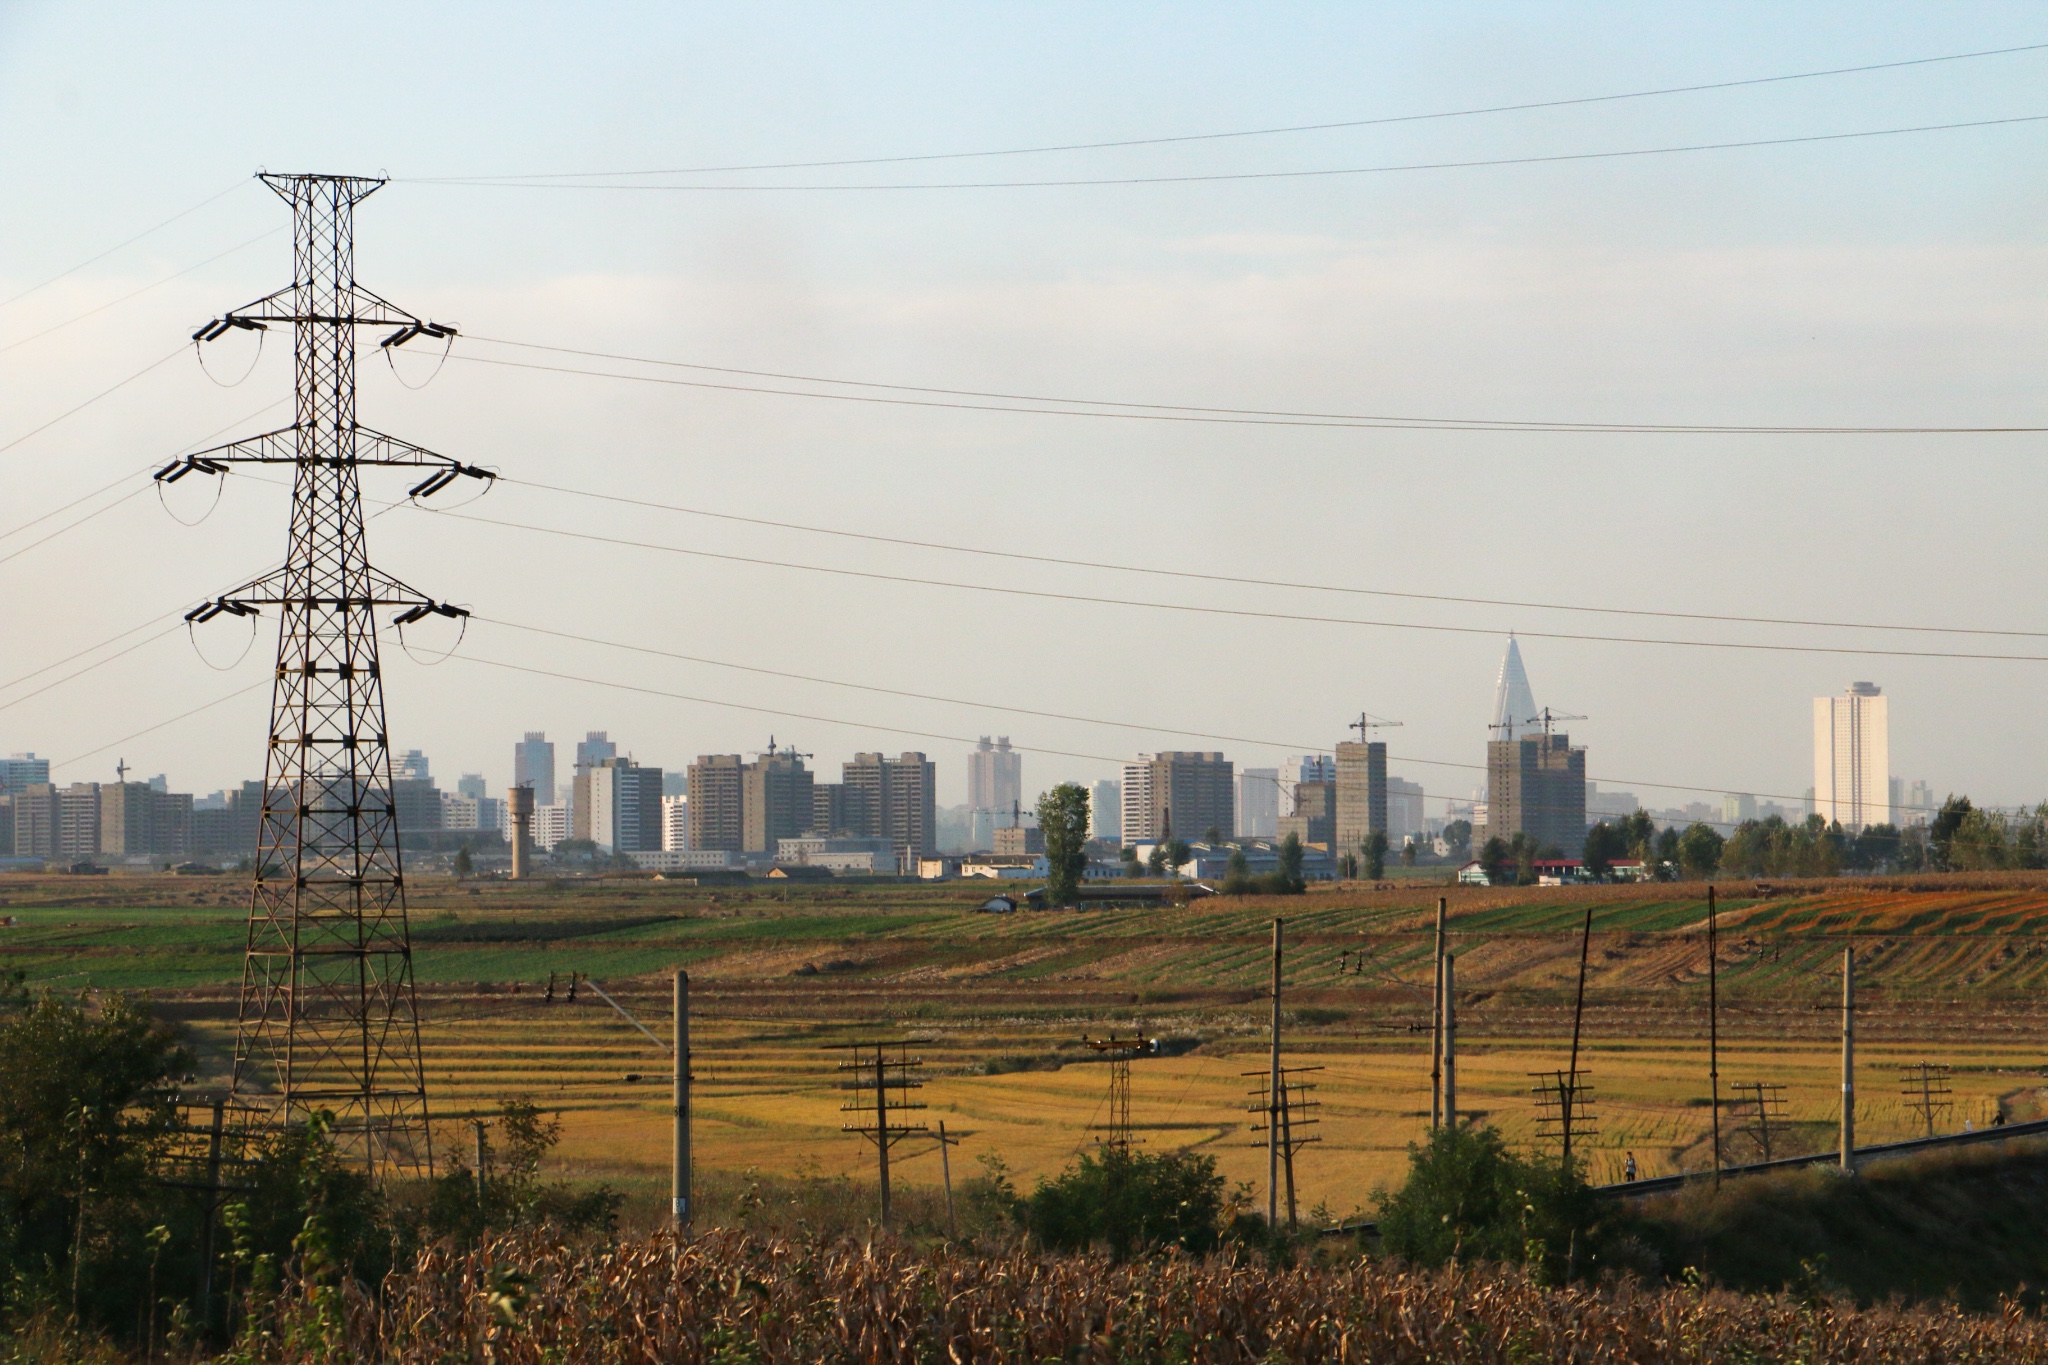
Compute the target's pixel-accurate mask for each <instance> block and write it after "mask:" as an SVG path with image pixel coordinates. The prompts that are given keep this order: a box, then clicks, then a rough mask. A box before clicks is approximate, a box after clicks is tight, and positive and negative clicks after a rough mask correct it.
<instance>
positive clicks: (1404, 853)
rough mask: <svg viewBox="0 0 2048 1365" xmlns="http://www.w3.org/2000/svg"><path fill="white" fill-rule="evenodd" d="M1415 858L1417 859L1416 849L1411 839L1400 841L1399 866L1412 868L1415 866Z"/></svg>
mask: <svg viewBox="0 0 2048 1365" xmlns="http://www.w3.org/2000/svg"><path fill="white" fill-rule="evenodd" d="M1416 857H1417V851H1416V847H1415V841H1414V840H1413V839H1404V840H1402V841H1401V866H1403V867H1413V866H1415V859H1416Z"/></svg>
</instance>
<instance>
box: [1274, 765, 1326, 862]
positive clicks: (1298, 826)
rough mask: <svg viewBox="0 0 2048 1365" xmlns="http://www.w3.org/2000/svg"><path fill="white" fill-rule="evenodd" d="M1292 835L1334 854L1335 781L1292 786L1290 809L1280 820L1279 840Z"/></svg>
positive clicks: (1298, 783) (1301, 783)
mask: <svg viewBox="0 0 2048 1365" xmlns="http://www.w3.org/2000/svg"><path fill="white" fill-rule="evenodd" d="M1290 834H1291V835H1293V836H1294V837H1295V838H1297V839H1299V840H1301V842H1303V843H1304V844H1314V845H1316V846H1317V847H1319V848H1324V849H1328V850H1330V851H1331V852H1333V853H1334V852H1335V851H1336V846H1337V784H1336V783H1335V782H1297V783H1295V784H1294V809H1293V810H1292V811H1291V812H1289V813H1288V814H1286V815H1283V816H1281V817H1280V837H1281V838H1282V839H1285V838H1286V837H1287V836H1288V835H1290Z"/></svg>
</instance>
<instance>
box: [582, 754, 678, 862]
mask: <svg viewBox="0 0 2048 1365" xmlns="http://www.w3.org/2000/svg"><path fill="white" fill-rule="evenodd" d="M585 776H586V779H587V781H586V786H585V790H586V791H588V793H589V798H590V800H589V805H590V834H589V835H588V836H587V837H588V838H589V839H590V840H591V841H592V842H593V843H595V844H596V845H597V846H598V848H599V849H601V850H603V851H604V852H607V853H653V852H656V851H657V850H659V849H660V848H661V838H662V834H661V769H659V768H649V767H643V766H642V765H640V764H638V763H635V762H634V761H633V760H632V759H630V758H601V759H598V760H597V761H596V762H594V763H592V764H591V765H590V767H589V769H588V770H587V772H586V774H585Z"/></svg>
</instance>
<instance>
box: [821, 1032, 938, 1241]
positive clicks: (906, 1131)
mask: <svg viewBox="0 0 2048 1365" xmlns="http://www.w3.org/2000/svg"><path fill="white" fill-rule="evenodd" d="M890 1048H894V1049H896V1055H895V1056H894V1057H891V1056H889V1049H890ZM827 1051H832V1052H846V1053H850V1054H851V1060H848V1061H844V1062H841V1063H840V1064H839V1070H840V1071H841V1072H842V1073H844V1074H846V1075H847V1076H848V1077H849V1079H847V1080H845V1081H842V1082H841V1083H840V1085H841V1088H843V1089H846V1090H852V1091H856V1092H857V1091H862V1090H866V1089H868V1088H870V1087H873V1089H874V1092H875V1097H874V1104H873V1107H872V1113H873V1115H874V1118H873V1121H872V1124H871V1125H870V1124H869V1123H865V1122H863V1123H848V1124H843V1125H841V1131H842V1132H848V1133H858V1134H860V1135H861V1136H862V1137H864V1138H866V1139H867V1140H868V1141H870V1142H872V1143H874V1144H875V1154H876V1165H875V1172H876V1176H877V1183H878V1184H879V1186H880V1195H881V1206H882V1207H881V1212H882V1229H883V1230H884V1231H887V1230H888V1229H889V1227H890V1212H891V1210H890V1199H889V1148H890V1147H892V1146H894V1145H895V1144H896V1143H898V1142H901V1141H902V1140H903V1139H904V1138H907V1137H910V1136H912V1135H913V1134H918V1133H927V1134H928V1132H929V1130H928V1129H927V1128H926V1127H925V1126H924V1125H923V1124H921V1123H919V1124H908V1123H903V1122H899V1121H894V1120H892V1119H891V1117H890V1116H891V1115H892V1114H895V1113H899V1112H901V1111H902V1110H905V1109H922V1108H924V1106H923V1105H922V1104H918V1103H916V1102H915V1101H913V1100H911V1099H910V1098H909V1092H910V1091H912V1090H916V1089H918V1088H920V1086H921V1085H922V1082H919V1081H914V1080H912V1079H911V1078H910V1073H911V1072H912V1071H913V1070H914V1069H916V1068H917V1067H921V1066H923V1065H924V1059H923V1058H918V1057H912V1056H910V1043H909V1041H908V1040H907V1039H897V1040H893V1041H889V1042H874V1043H837V1044H834V1045H833V1046H832V1047H830V1048H828V1049H827ZM870 1052H872V1053H873V1056H872V1057H870V1056H869V1055H868V1054H869V1053H870ZM891 1090H895V1091H898V1092H900V1093H899V1094H898V1095H896V1096H894V1097H892V1096H891V1095H890V1094H889V1092H890V1091H891ZM839 1108H840V1110H841V1112H843V1113H850V1114H860V1113H863V1112H866V1111H869V1104H868V1101H867V1100H866V1099H865V1098H859V1099H853V1100H849V1101H848V1102H847V1103H845V1104H842V1105H840V1106H839Z"/></svg>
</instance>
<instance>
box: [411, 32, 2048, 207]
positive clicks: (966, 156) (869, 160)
mask: <svg viewBox="0 0 2048 1365" xmlns="http://www.w3.org/2000/svg"><path fill="white" fill-rule="evenodd" d="M2044 48H2048V43H2029V44H2026V45H2024V46H2020V47H1999V48H1987V49H1985V50H1983V51H1978V52H1956V53H1950V54H1947V55H1945V56H1940V57H1914V58H1910V59H1907V60H1905V61H1896V62H1874V63H1870V64H1867V65H1864V66H1837V67H1828V68H1825V69H1823V70H1819V71H1796V72H1792V73H1791V74H1789V75H1779V76H1751V77H1746V78H1743V79H1740V80H1727V81H1709V82H1704V83H1701V84H1697V85H1672V86H1663V87H1660V88H1658V89H1655V90H1630V91H1625V92H1622V93H1620V94H1610V95H1579V96H1575V97H1571V98H1567V99H1553V100H1534V101H1529V102H1525V103H1521V104H1493V105H1482V106H1479V107H1477V108H1471V109H1447V110H1440V111H1437V112H1433V113H1425V114H1391V115H1383V116H1380V117H1377V118H1362V119H1345V120H1342V121H1339V122H1334V123H1297V124H1288V125H1283V126H1280V127H1272V128H1243V129H1236V130H1233V131H1228V132H1220V133H1182V134H1178V135H1173V136H1162V137H1141V138H1122V139H1118V140H1115V141H1108V142H1068V143H1056V144H1051V145H1044V146H1036V147H1005V148H999V149H996V150H993V151H976V152H925V153H920V154H914V155H904V156H869V157H852V158H842V159H839V160H832V161H771V162H756V163H752V164H740V165H720V166H678V167H671V168H669V169H666V170H651V171H553V172H550V171H534V172H528V173H525V174H513V175H477V176H454V177H446V178H444V180H443V181H442V182H441V183H452V182H456V181H460V182H465V183H487V182H490V181H494V180H585V179H602V178H604V177H606V176H621V177H624V176H645V175H716V174H724V173H727V172H733V171H807V170H823V169H828V168H833V167H840V166H888V165H900V164H903V163H906V162H920V161H966V160H975V159H980V158H986V157H1001V156H1036V155H1041V154H1044V153H1049V152H1096V151H1105V150H1110V149H1114V148H1122V147H1159V146H1166V145H1170V144H1175V143H1186V142H1222V141H1226V140H1230V139H1237V138H1250V137H1275V136H1280V135H1283V134H1290V133H1323V132H1334V131H1338V130H1341V129H1346V128H1377V127H1384V126H1386V125H1389V124H1399V123H1425V122H1433V121H1435V120H1439V119H1456V118H1474V117H1477V116H1480V115H1484V114H1519V113H1528V112H1532V111H1534V110H1539V109H1565V108H1571V107H1573V106H1576V105H1587V104H1611V103H1615V102H1617V101H1621V100H1640V99H1654V98H1658V97H1661V96H1667V95H1693V94H1700V93H1702V92H1705V91H1709V90H1736V89H1741V88H1743V87H1745V86H1758V85H1779V84H1784V83H1786V82H1789V81H1810V80H1817V79H1820V78H1822V77H1827V76H1858V75H1864V74H1867V73H1869V72H1873V71H1896V70H1901V69H1903V68H1906V67H1916V66H1934V65H1937V64H1940V63H1943V62H1962V61H1972V60H1975V59H1977V58H1981V57H2005V56H2011V55H2014V54H2017V53H2022V52H2039V51H2041V50H2043V49H2044Z"/></svg>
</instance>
